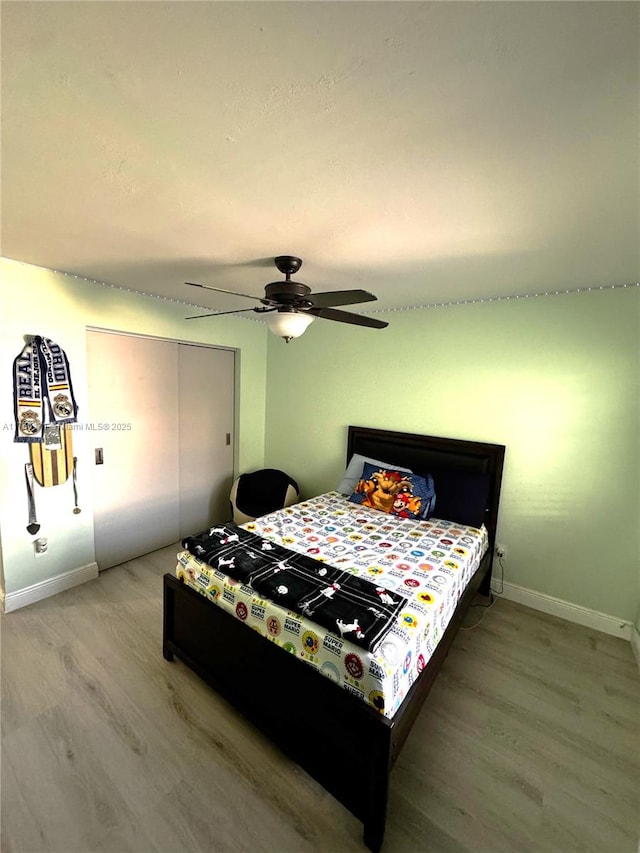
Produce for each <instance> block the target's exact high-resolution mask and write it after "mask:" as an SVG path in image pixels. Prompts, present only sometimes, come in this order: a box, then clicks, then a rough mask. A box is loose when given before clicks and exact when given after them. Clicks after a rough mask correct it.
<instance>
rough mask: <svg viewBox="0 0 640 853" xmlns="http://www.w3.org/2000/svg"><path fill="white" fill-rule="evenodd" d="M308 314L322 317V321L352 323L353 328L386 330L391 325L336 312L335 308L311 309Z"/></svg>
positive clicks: (346, 312)
mask: <svg viewBox="0 0 640 853" xmlns="http://www.w3.org/2000/svg"><path fill="white" fill-rule="evenodd" d="M306 313H307V314H313V316H314V317H320V318H321V319H322V320H335V321H336V322H338V323H351V325H353V326H368V327H369V328H370V329H386V328H387V326H388V325H389V324H388V323H386V322H385V321H384V320H376V318H375V317H364V316H363V315H362V314H352V313H351V312H350V311H336V310H335V308H309V310H308V311H307V312H306Z"/></svg>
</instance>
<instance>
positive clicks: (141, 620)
mask: <svg viewBox="0 0 640 853" xmlns="http://www.w3.org/2000/svg"><path fill="white" fill-rule="evenodd" d="M176 550H177V549H176V547H170V548H165V549H163V550H162V551H157V552H156V553H154V554H150V555H148V556H146V557H142V558H140V559H138V560H134V561H132V562H130V563H127V564H125V565H123V566H119V567H116V568H114V569H110V570H109V571H107V572H105V573H103V574H102V575H100V577H99V579H98V580H95V581H91V582H90V583H87V584H84V585H83V586H81V587H76V588H75V589H73V590H69V591H67V592H64V593H61V594H59V595H57V596H55V597H53V598H50V599H48V600H46V601H42V602H39V603H37V604H34V605H31V606H30V607H27V608H24V609H23V610H19V611H16V612H14V613H10V614H6V615H3V616H2V634H1V638H2V780H1V781H2V812H1V817H2V851H3V853H22V851H25V853H26V851H30V853H36V851H37V853H54V851H55V853H90V851H105V853H107V851H108V852H109V853H155V851H162V853H168V851H172V853H173V852H174V851H175V853H212V851H235V853H242V851H252V853H254V851H255V853H260V851H264V853H310V852H311V851H326V853H351V851H363V850H364V848H363V846H362V841H361V838H362V827H361V824H360V823H359V822H358V821H356V820H355V818H353V817H352V816H351V815H350V814H349V813H348V812H347V811H346V810H345V809H344V808H343V807H342V806H341V805H339V803H337V802H336V801H335V800H334V799H333V798H332V797H330V796H329V795H328V794H327V793H326V792H325V791H324V790H323V789H322V788H321V787H320V786H318V785H317V784H316V783H315V782H314V781H313V780H312V779H310V778H309V777H308V776H307V775H306V774H305V773H304V772H303V771H302V770H300V769H299V768H298V767H296V766H295V765H294V764H292V763H291V762H290V761H288V760H287V759H286V758H284V757H283V756H282V755H281V754H280V753H279V752H278V751H277V750H276V749H275V748H274V747H273V746H272V745H271V744H270V743H269V742H268V741H267V740H266V739H265V738H264V737H262V736H261V735H260V734H259V733H258V732H257V731H256V730H255V729H254V728H253V727H252V726H251V725H249V724H247V723H246V722H245V721H244V720H243V719H242V718H241V717H240V716H239V715H238V714H237V713H236V712H235V711H234V710H233V709H232V708H231V707H230V706H229V705H227V704H226V703H225V702H224V701H223V700H222V699H221V698H220V697H218V696H217V695H216V693H215V692H214V691H212V690H211V689H210V688H208V687H207V686H206V685H205V684H204V683H203V682H202V681H201V680H200V679H199V678H198V677H197V676H196V675H194V674H193V673H192V672H191V671H190V670H189V669H187V667H186V666H184V665H183V664H182V663H180V662H179V661H176V662H174V663H167V662H166V661H165V660H164V659H163V657H162V652H161V636H162V600H161V598H162V584H161V577H162V574H163V572H164V571H167V570H168V571H172V570H173V568H174V565H175V560H174V558H175V553H176ZM482 612H483V611H482V610H480V609H479V608H473V609H472V610H471V611H470V613H469V617H468V619H467V624H470V623H473V622H475V621H476V620H477V619H478V618H479V617H480V615H481V613H482ZM316 725H331V721H330V720H324V719H322V718H320V719H317V718H316V717H314V714H313V709H309V736H310V737H312V736H313V729H314V726H316ZM344 772H345V773H349V768H348V767H345V768H344ZM360 781H361V780H359V779H357V778H354V780H353V784H354V785H357V784H359V783H360ZM639 818H640V677H639V675H638V669H637V666H636V663H635V661H634V658H633V655H632V652H631V648H630V645H629V644H628V643H625V642H623V641H622V640H617V639H613V638H611V637H608V636H606V635H604V634H599V633H597V632H595V631H591V630H588V629H586V628H582V627H579V626H576V625H572V624H570V623H567V622H564V621H562V620H560V619H556V618H553V617H549V616H545V615H542V614H540V613H537V612H534V611H532V610H528V609H527V608H524V607H521V606H519V605H516V604H513V603H511V602H508V601H504V600H499V601H498V602H497V603H496V605H495V606H494V607H493V608H492V609H491V610H489V611H488V612H487V613H486V614H485V616H484V618H483V621H482V622H481V624H480V625H479V626H478V627H476V628H475V629H473V630H470V631H465V632H460V633H459V635H458V637H457V639H456V641H455V643H454V645H453V647H452V650H451V652H450V654H449V657H448V659H447V661H446V663H445V665H444V668H443V670H442V672H441V673H440V675H439V676H438V679H437V681H436V683H435V686H434V688H433V690H432V692H431V694H430V696H429V699H428V700H427V703H426V705H425V707H424V709H423V711H422V713H421V714H420V716H419V718H418V720H417V722H416V724H415V726H414V729H413V731H412V733H411V735H410V737H409V739H408V741H407V743H406V745H405V748H404V750H403V752H402V754H401V756H400V759H399V760H398V763H397V765H396V767H395V769H394V771H393V773H392V775H391V792H390V801H389V810H388V821H387V835H386V840H385V847H384V851H385V853H404V851H407V853H409V851H411V853H414V852H415V851H424V852H425V853H426V852H427V851H432V853H472V851H473V853H514V852H515V851H523V853H547V851H548V853H572V851H576V853H577V851H587V852H588V851H593V853H636V851H637V849H638V835H639V833H638V824H639Z"/></svg>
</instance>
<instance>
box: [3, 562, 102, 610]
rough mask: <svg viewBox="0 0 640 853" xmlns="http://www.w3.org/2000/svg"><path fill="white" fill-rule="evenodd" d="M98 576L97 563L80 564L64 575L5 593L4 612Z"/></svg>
mask: <svg viewBox="0 0 640 853" xmlns="http://www.w3.org/2000/svg"><path fill="white" fill-rule="evenodd" d="M97 577H98V564H97V563H89V564H88V565H87V566H80V568H78V569H73V570H72V571H70V572H65V573H64V574H63V575H56V577H55V578H49V579H48V580H46V581H40V583H34V584H33V585H32V586H27V587H25V588H24V589H19V590H17V591H16V592H7V593H4V594H3V595H2V598H1V601H2V610H3V612H4V613H10V612H11V611H12V610H18V609H19V608H21V607H26V606H27V605H28V604H34V602H36V601H41V600H42V599H43V598H49V596H51V595H55V594H56V593H58V592H63V591H64V590H65V589H71V588H72V587H74V586H78V585H79V584H81V583H86V582H87V581H90V580H94V579H95V578H97Z"/></svg>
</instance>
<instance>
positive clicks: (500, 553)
mask: <svg viewBox="0 0 640 853" xmlns="http://www.w3.org/2000/svg"><path fill="white" fill-rule="evenodd" d="M496 557H498V558H499V559H501V560H505V559H506V557H507V549H506V548H505V547H504V545H496Z"/></svg>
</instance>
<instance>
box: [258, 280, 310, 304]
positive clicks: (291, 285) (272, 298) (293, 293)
mask: <svg viewBox="0 0 640 853" xmlns="http://www.w3.org/2000/svg"><path fill="white" fill-rule="evenodd" d="M264 293H265V299H266V300H267V301H269V302H278V303H282V304H285V305H295V306H299V307H301V308H304V307H309V306H311V305H312V304H313V303H312V302H311V300H310V299H308V298H307V297H308V296H309V294H310V293H311V288H310V287H307V285H306V284H302V282H300V281H272V282H271V284H268V285H267V286H266V287H265V289H264Z"/></svg>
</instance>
